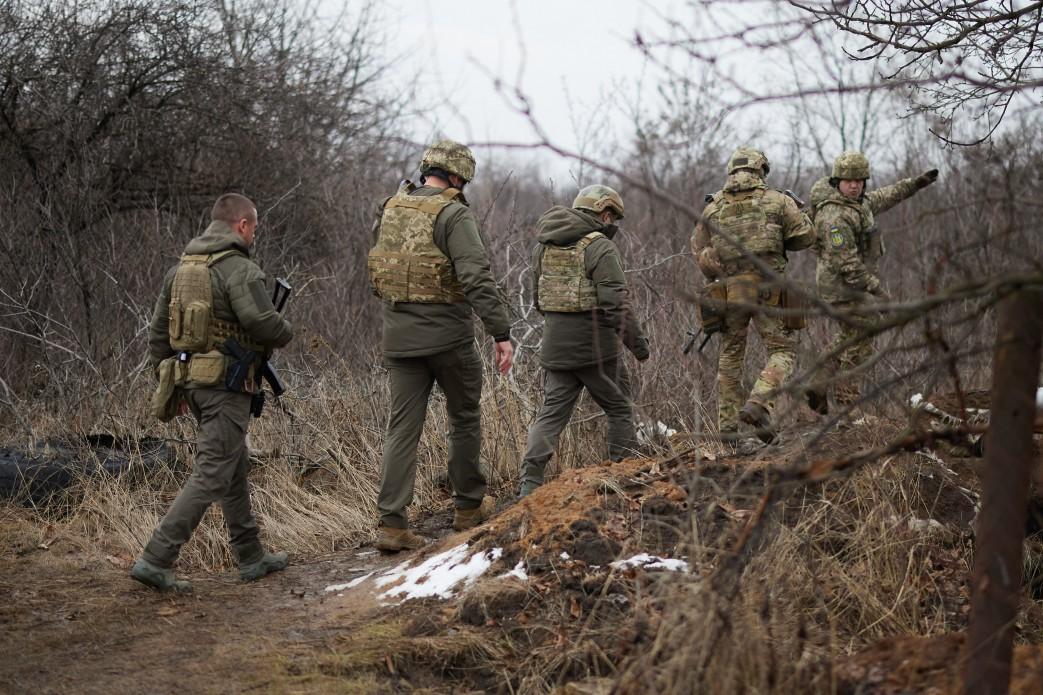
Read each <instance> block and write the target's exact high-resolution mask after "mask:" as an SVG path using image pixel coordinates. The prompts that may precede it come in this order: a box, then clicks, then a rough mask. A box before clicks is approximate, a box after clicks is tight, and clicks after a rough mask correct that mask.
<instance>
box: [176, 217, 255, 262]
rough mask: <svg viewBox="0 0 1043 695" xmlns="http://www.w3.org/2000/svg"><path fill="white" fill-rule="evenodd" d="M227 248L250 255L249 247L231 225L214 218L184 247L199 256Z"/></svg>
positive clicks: (186, 250)
mask: <svg viewBox="0 0 1043 695" xmlns="http://www.w3.org/2000/svg"><path fill="white" fill-rule="evenodd" d="M228 249H238V250H239V251H242V252H243V253H245V254H246V255H247V256H249V255H250V249H248V248H247V246H246V242H245V241H243V238H242V237H241V236H239V235H238V234H236V233H235V230H233V229H232V227H231V225H229V224H228V223H227V222H221V221H219V220H214V221H213V222H211V223H210V226H209V227H207V228H206V231H205V232H203V233H202V234H200V235H199V236H197V237H196V238H195V239H193V240H192V241H190V242H188V246H186V247H185V253H186V254H192V255H200V256H201V255H204V254H211V253H218V252H220V251H226V250H228Z"/></svg>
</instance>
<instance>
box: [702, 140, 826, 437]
mask: <svg viewBox="0 0 1043 695" xmlns="http://www.w3.org/2000/svg"><path fill="white" fill-rule="evenodd" d="M769 171H770V166H769V164H768V159H767V157H765V156H764V153H763V152H760V151H759V150H755V149H751V148H748V147H740V148H739V149H737V150H736V151H735V153H734V154H733V155H732V156H731V159H730V160H728V178H727V179H726V180H725V184H724V188H723V189H722V190H720V191H718V192H717V193H715V194H713V196H710V197H709V204H708V205H707V206H706V208H705V209H704V210H703V215H702V219H701V220H700V221H699V223H698V224H696V226H695V231H694V233H693V235H692V250H693V252H694V253H695V255H696V260H697V262H698V264H699V267H700V269H701V270H702V271H703V274H704V275H705V276H706V278H707V279H708V280H717V279H720V280H722V281H723V282H724V283H725V291H726V294H727V302H728V305H729V306H728V307H727V309H726V313H725V320H724V330H723V331H722V340H721V350H720V356H719V358H718V359H719V363H718V368H717V424H718V428H719V430H720V433H721V435H722V437H724V438H735V437H737V436H738V431H739V421H740V420H741V421H742V422H744V423H746V424H748V425H751V426H752V427H754V428H755V431H756V433H757V435H758V437H760V439H761V440H762V441H764V442H766V443H767V442H771V441H773V440H774V438H775V432H774V425H773V423H772V416H773V413H774V410H775V394H776V392H777V391H778V389H779V387H780V386H782V383H783V382H784V381H785V380H786V378H787V377H788V376H789V375H790V373H791V372H792V371H793V366H794V363H795V362H796V352H795V339H794V335H793V331H792V330H791V329H789V328H787V327H786V325H785V321H784V320H783V317H782V316H781V315H778V314H775V315H772V314H770V313H767V312H764V311H758V310H757V307H761V306H763V307H779V306H780V305H781V303H782V288H781V286H780V283H778V282H775V281H773V280H772V279H771V278H768V277H765V273H764V272H763V270H762V269H761V268H759V267H758V266H757V265H756V264H755V263H754V262H753V260H752V259H753V257H756V258H757V259H759V260H760V261H761V262H762V263H763V264H765V265H767V266H768V267H769V268H771V270H772V271H773V272H774V273H775V274H776V275H780V276H781V275H783V274H784V273H785V272H786V252H787V251H799V250H802V249H806V248H808V247H810V246H811V245H812V244H813V243H814V241H815V230H814V228H813V227H812V226H811V222H810V221H809V220H808V218H807V216H806V215H804V214H803V213H802V212H801V211H800V209H799V208H798V207H797V204H796V202H794V200H793V199H792V198H791V197H789V196H788V195H786V194H785V193H782V192H780V191H775V190H772V189H769V188H768V187H767V186H766V185H765V183H764V179H765V177H767V175H768V172H769ZM726 237H728V238H730V239H732V240H734V242H736V243H737V244H738V245H735V244H733V243H730V242H729V241H728V239H727V238H726ZM751 319H752V320H753V325H754V326H755V327H756V329H757V332H758V333H759V334H760V337H761V340H763V341H764V345H765V348H766V349H767V351H768V363H767V364H766V365H765V366H764V369H763V370H762V371H761V373H760V376H759V377H758V378H757V381H756V383H755V384H754V385H753V390H752V391H751V392H750V394H749V397H748V398H747V397H746V396H745V395H744V393H743V391H744V389H743V386H742V368H743V362H744V360H745V356H746V336H747V333H748V330H749V323H750V320H751Z"/></svg>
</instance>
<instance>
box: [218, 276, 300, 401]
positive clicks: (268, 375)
mask: <svg viewBox="0 0 1043 695" xmlns="http://www.w3.org/2000/svg"><path fill="white" fill-rule="evenodd" d="M292 290H293V288H292V287H291V286H290V285H289V283H287V282H286V281H285V280H283V279H282V278H278V279H276V281H275V291H274V293H273V294H272V304H273V305H274V306H275V310H276V311H278V312H280V313H281V312H282V310H283V307H285V306H286V300H287V299H289V298H290V292H291V291H292ZM224 347H225V349H226V350H227V351H228V353H229V354H230V355H231V356H232V357H233V358H235V364H233V365H232V368H231V369H229V370H228V374H227V375H226V376H225V387H226V388H228V390H229V391H237V392H240V393H241V392H242V391H243V389H244V388H245V387H246V377H247V376H248V375H249V373H250V367H252V366H253V365H254V364H256V363H257V360H258V358H260V360H261V366H260V367H259V368H258V369H257V379H258V383H260V381H262V380H263V381H266V382H268V386H269V387H271V389H272V395H274V396H275V399H276V400H277V401H278V399H279V396H281V395H283V394H284V393H286V386H285V385H284V384H283V381H282V379H280V378H279V374H278V373H277V372H276V371H275V368H274V367H272V365H271V363H270V362H269V356H268V355H266V354H259V353H257V352H254V351H253V350H247V349H246V348H244V347H243V346H242V345H240V344H239V341H238V340H236V339H235V338H229V339H228V340H226V341H225V344H224ZM263 410H264V391H263V390H262V389H258V390H257V393H255V394H254V395H253V400H252V401H251V403H250V414H251V415H253V416H254V417H261V412H262V411H263Z"/></svg>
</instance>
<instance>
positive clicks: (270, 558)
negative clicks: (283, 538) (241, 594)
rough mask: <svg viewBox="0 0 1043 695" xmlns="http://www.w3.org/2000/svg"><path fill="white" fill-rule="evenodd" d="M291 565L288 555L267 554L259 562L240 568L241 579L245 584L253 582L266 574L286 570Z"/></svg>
mask: <svg viewBox="0 0 1043 695" xmlns="http://www.w3.org/2000/svg"><path fill="white" fill-rule="evenodd" d="M288 564H290V556H289V555H287V554H286V553H265V554H264V555H263V556H262V557H261V559H260V560H258V561H257V562H251V563H249V564H246V565H240V566H239V578H240V579H242V580H243V581H244V582H252V581H254V580H256V579H260V578H261V577H263V576H265V575H266V574H271V573H272V572H278V571H280V570H284V569H286V565H288Z"/></svg>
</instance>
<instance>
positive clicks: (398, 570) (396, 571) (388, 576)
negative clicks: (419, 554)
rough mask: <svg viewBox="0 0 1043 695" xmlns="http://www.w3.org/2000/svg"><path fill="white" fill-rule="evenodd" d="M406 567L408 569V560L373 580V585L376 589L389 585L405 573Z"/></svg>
mask: <svg viewBox="0 0 1043 695" xmlns="http://www.w3.org/2000/svg"><path fill="white" fill-rule="evenodd" d="M407 567H409V560H406V561H405V562H403V563H401V564H399V565H397V566H395V567H393V568H391V569H389V570H388V571H387V572H385V573H384V574H382V575H380V576H379V577H377V578H376V579H374V580H373V583H374V584H375V585H376V587H377V588H378V589H379V588H380V587H382V586H384V585H385V584H390V583H391V582H393V581H395V580H397V579H398V578H399V577H401V576H402V573H403V572H405V571H406V568H407Z"/></svg>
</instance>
